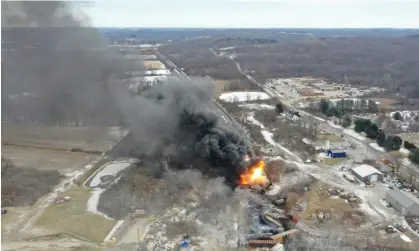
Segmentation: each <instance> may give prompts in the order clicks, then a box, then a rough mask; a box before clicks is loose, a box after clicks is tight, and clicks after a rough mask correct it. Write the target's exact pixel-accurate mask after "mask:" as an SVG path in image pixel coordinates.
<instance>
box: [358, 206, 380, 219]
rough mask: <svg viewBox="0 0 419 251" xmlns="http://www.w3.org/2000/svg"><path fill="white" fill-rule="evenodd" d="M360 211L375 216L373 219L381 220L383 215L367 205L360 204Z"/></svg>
mask: <svg viewBox="0 0 419 251" xmlns="http://www.w3.org/2000/svg"><path fill="white" fill-rule="evenodd" d="M359 209H360V210H361V211H363V212H364V213H366V214H368V215H370V216H373V217H377V218H381V215H379V214H378V213H377V212H376V211H375V210H374V209H373V208H372V207H370V206H369V205H368V204H367V203H361V204H359Z"/></svg>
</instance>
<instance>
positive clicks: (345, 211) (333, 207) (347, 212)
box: [301, 183, 365, 226]
mask: <svg viewBox="0 0 419 251" xmlns="http://www.w3.org/2000/svg"><path fill="white" fill-rule="evenodd" d="M327 188H328V186H325V185H322V184H321V183H318V184H316V185H315V186H313V188H312V189H311V190H310V191H309V192H308V193H307V194H306V195H305V196H304V198H306V202H307V209H306V211H305V212H304V213H303V214H302V215H301V218H302V219H305V220H308V221H310V222H314V223H316V222H317V213H319V212H320V211H321V212H329V213H330V215H331V223H332V224H336V225H341V224H342V223H348V224H350V226H359V225H360V224H362V223H364V222H365V215H364V214H363V213H361V212H358V211H357V209H356V207H351V205H350V204H348V203H346V202H345V200H343V199H341V198H333V197H331V196H329V195H328V194H327ZM352 214H356V215H357V216H356V217H352V216H351V215H352Z"/></svg>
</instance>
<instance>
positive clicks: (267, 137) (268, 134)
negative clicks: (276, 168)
mask: <svg viewBox="0 0 419 251" xmlns="http://www.w3.org/2000/svg"><path fill="white" fill-rule="evenodd" d="M261 133H262V135H263V137H264V138H265V140H266V142H268V143H269V144H271V145H273V146H276V147H278V148H281V150H282V151H284V152H285V153H286V154H288V155H289V156H291V157H292V158H293V159H294V160H297V161H300V162H302V160H301V159H300V157H298V156H297V155H296V154H294V153H293V152H291V151H290V150H289V149H288V148H286V147H284V146H282V145H281V144H279V143H276V142H275V141H274V140H273V138H272V137H273V133H271V132H268V131H263V130H262V131H261Z"/></svg>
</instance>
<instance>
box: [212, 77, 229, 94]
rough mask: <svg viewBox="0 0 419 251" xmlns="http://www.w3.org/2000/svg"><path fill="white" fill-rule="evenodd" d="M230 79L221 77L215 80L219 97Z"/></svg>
mask: <svg viewBox="0 0 419 251" xmlns="http://www.w3.org/2000/svg"><path fill="white" fill-rule="evenodd" d="M227 83H228V81H227V80H221V79H217V80H215V93H216V95H217V97H218V96H219V95H220V94H221V93H223V92H224V90H225V87H226V85H227Z"/></svg>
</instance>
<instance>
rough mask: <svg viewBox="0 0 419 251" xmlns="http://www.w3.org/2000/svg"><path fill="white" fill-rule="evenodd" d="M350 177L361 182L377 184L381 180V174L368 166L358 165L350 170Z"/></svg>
mask: <svg viewBox="0 0 419 251" xmlns="http://www.w3.org/2000/svg"><path fill="white" fill-rule="evenodd" d="M351 172H352V175H354V176H355V177H356V178H357V179H359V180H362V181H363V182H366V181H369V182H377V181H381V180H383V173H382V172H380V171H378V170H377V169H375V168H374V167H373V166H370V165H365V164H363V165H360V166H357V167H354V168H352V169H351Z"/></svg>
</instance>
